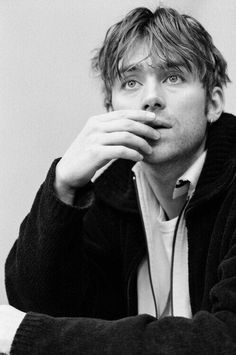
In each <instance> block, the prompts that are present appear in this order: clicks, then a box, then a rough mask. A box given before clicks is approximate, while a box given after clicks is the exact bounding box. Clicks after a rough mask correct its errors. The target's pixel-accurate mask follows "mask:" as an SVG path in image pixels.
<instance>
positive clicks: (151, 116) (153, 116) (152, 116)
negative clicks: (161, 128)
mask: <svg viewBox="0 0 236 355" xmlns="http://www.w3.org/2000/svg"><path fill="white" fill-rule="evenodd" d="M147 115H148V117H150V118H155V117H156V115H155V113H154V112H150V111H147Z"/></svg>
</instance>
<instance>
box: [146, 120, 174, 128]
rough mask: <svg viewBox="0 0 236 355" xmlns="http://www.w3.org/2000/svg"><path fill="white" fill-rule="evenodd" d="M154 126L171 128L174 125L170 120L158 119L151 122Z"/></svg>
mask: <svg viewBox="0 0 236 355" xmlns="http://www.w3.org/2000/svg"><path fill="white" fill-rule="evenodd" d="M149 126H151V127H152V128H155V129H161V128H171V127H172V125H171V124H170V123H169V122H166V121H162V120H160V119H156V121H154V122H152V123H150V124H149Z"/></svg>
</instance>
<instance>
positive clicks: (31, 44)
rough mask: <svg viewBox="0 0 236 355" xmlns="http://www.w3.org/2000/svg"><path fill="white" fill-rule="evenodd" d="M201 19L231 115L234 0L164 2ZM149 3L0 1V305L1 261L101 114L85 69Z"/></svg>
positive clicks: (235, 77)
mask: <svg viewBox="0 0 236 355" xmlns="http://www.w3.org/2000/svg"><path fill="white" fill-rule="evenodd" d="M162 3H163V4H165V5H170V6H173V7H176V8H177V9H179V10H180V11H183V12H187V13H189V14H191V15H193V16H194V17H196V18H197V19H199V20H200V22H202V23H203V25H204V26H205V27H206V28H207V29H208V31H209V32H210V33H211V34H212V36H213V39H214V41H215V43H216V45H217V46H218V48H219V49H220V50H221V51H222V53H223V54H224V56H225V58H226V59H227V60H228V63H229V74H230V77H231V79H232V81H233V83H232V84H231V85H230V86H229V88H228V89H227V91H226V102H227V103H226V110H227V111H230V112H232V113H236V101H235V100H234V95H235V81H236V65H235V57H236V48H235V45H234V39H235V36H236V20H235V13H236V1H235V0H225V1H222V0H207V1H206V0H202V1H201V0H198V1H196V0H182V1H180V0H172V1H171V0H169V1H168V0H166V1H162ZM158 4H159V1H154V0H153V1H152V0H150V1H148V0H145V1H144V0H142V1H140V0H119V1H115V0H86V1H82V0H81V1H80V0H57V1H55V0H37V1H34V0H0V303H6V302H7V298H6V294H5V287H4V272H3V269H4V262H5V259H6V256H7V254H8V252H9V250H10V247H11V246H12V244H13V242H14V240H15V239H16V238H17V235H18V228H19V225H20V222H21V221H22V219H23V217H24V216H25V215H26V213H27V212H28V211H29V209H30V206H31V204H32V201H33V198H34V196H35V193H36V191H37V189H38V187H39V185H40V183H41V182H42V181H43V180H44V177H45V175H46V172H47V170H48V167H49V165H50V163H51V161H52V160H53V159H54V158H55V157H58V156H60V155H62V154H63V152H64V151H65V149H66V148H67V147H68V146H69V144H70V143H71V142H72V140H73V139H74V138H75V137H76V135H77V134H78V132H79V131H80V129H81V127H82V126H83V125H84V123H85V121H86V119H87V118H88V117H89V116H91V115H94V114H98V113H101V112H103V106H102V97H101V95H100V86H99V83H98V81H97V80H96V79H95V78H94V77H93V75H92V73H91V70H90V58H91V55H92V50H93V49H94V48H95V47H97V46H99V45H100V44H101V41H102V40H103V38H104V34H105V31H106V30H107V28H108V27H109V26H110V25H112V24H113V23H114V22H117V21H118V20H120V19H121V18H122V17H123V16H124V15H125V14H126V13H127V11H129V10H131V9H132V8H134V7H137V6H149V7H150V8H151V9H154V8H155V6H156V5H158Z"/></svg>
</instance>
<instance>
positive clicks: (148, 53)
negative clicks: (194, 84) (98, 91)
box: [118, 41, 187, 74]
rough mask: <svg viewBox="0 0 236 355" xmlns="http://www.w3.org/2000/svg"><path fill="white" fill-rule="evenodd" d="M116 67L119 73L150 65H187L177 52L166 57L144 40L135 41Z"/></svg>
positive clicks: (154, 67)
mask: <svg viewBox="0 0 236 355" xmlns="http://www.w3.org/2000/svg"><path fill="white" fill-rule="evenodd" d="M170 57H171V58H170ZM118 67H119V71H120V74H124V73H126V72H131V71H143V70H145V69H147V68H150V67H151V68H153V69H160V70H167V69H169V68H173V67H176V68H180V67H182V68H186V67H187V66H186V63H185V61H184V59H183V58H181V57H180V56H179V55H178V54H177V53H171V54H170V55H169V57H168V58H164V56H163V54H162V53H158V51H157V50H155V51H154V50H152V48H150V46H148V45H147V44H146V43H145V42H143V41H137V42H136V43H135V45H134V46H133V47H132V48H131V49H130V50H129V51H127V52H126V55H125V56H124V57H123V58H122V59H121V60H120V62H119V65H118Z"/></svg>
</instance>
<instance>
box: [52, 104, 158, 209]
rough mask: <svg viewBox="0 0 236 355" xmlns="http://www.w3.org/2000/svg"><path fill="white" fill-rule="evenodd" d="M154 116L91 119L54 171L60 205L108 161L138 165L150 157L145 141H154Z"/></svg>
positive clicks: (137, 113)
mask: <svg viewBox="0 0 236 355" xmlns="http://www.w3.org/2000/svg"><path fill="white" fill-rule="evenodd" d="M157 121H158V119H157V118H156V117H155V114H154V113H152V112H148V111H143V110H120V111H112V112H109V113H106V114H103V115H99V116H94V117H91V118H90V119H89V120H88V121H87V123H86V125H85V127H84V128H83V130H82V131H81V132H80V134H79V135H78V136H77V138H76V139H75V141H74V142H73V143H72V145H71V146H70V147H69V149H68V150H67V152H66V153H65V155H64V156H63V157H62V159H61V160H60V161H59V163H58V165H57V168H56V179H55V184H54V187H55V190H56V192H57V194H58V196H59V198H61V200H63V201H64V202H67V203H71V202H72V201H73V197H74V193H75V191H76V189H78V188H79V187H82V186H84V185H85V184H86V183H87V182H89V181H90V180H91V178H92V177H93V176H94V174H95V173H96V171H97V170H98V169H100V168H102V167H103V166H104V165H106V164H107V163H108V162H109V161H111V160H112V159H118V158H122V159H129V160H133V161H139V160H142V159H143V155H145V154H151V153H152V148H151V146H150V145H149V144H148V141H147V140H157V139H159V138H160V135H159V133H158V132H157V131H156V130H155V129H154V128H152V127H151V126H150V125H154V124H155V123H156V124H157Z"/></svg>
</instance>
